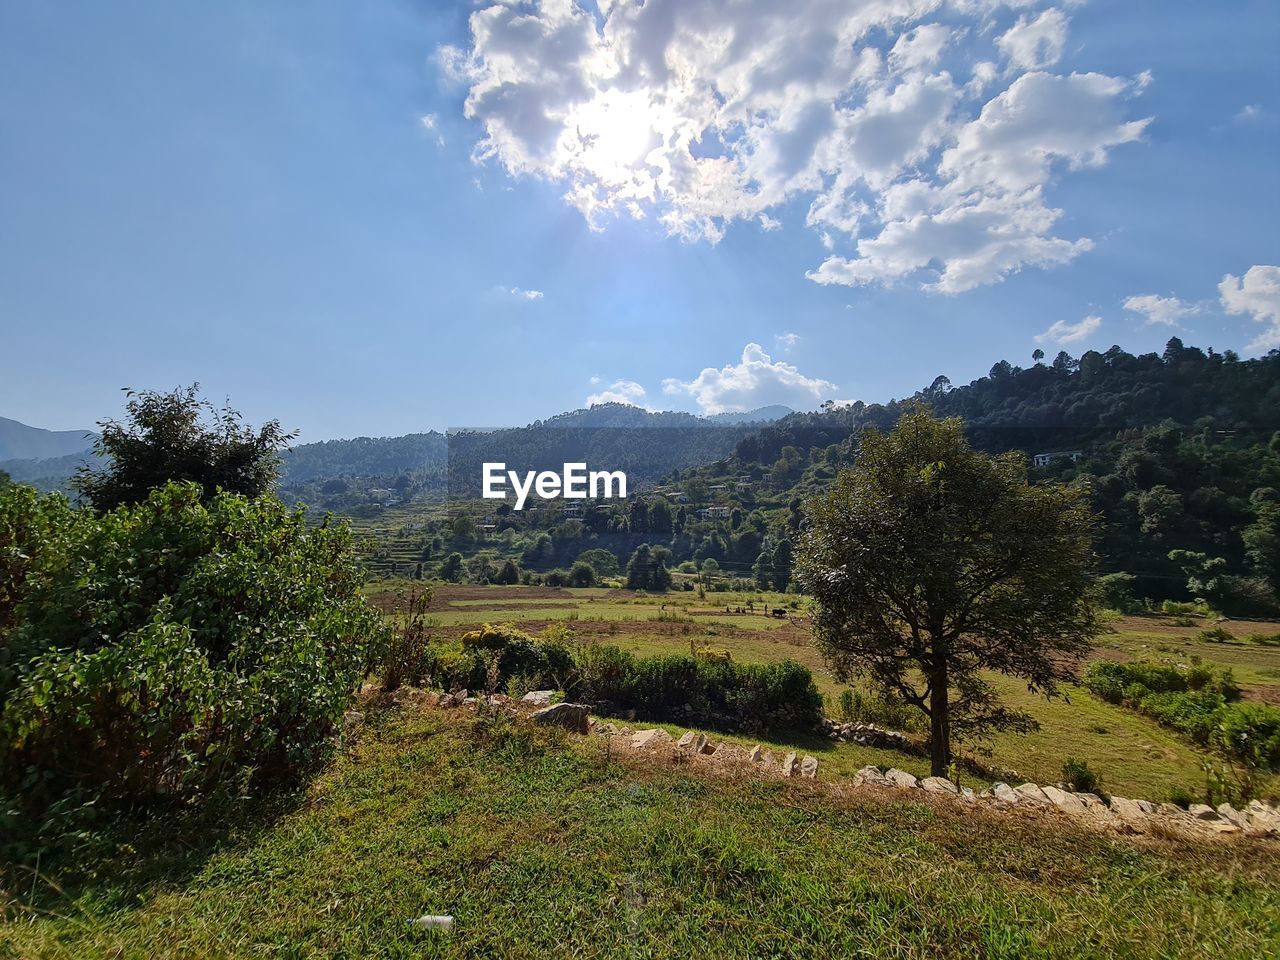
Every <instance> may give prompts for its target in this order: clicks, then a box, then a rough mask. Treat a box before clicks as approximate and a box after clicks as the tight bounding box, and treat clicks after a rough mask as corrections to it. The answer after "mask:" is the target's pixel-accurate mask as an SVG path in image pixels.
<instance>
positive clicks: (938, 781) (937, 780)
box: [920, 777, 960, 794]
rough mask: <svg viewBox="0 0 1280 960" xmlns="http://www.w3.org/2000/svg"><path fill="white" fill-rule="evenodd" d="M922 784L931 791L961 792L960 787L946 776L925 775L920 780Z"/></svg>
mask: <svg viewBox="0 0 1280 960" xmlns="http://www.w3.org/2000/svg"><path fill="white" fill-rule="evenodd" d="M920 786H922V787H924V789H926V790H928V791H929V792H930V793H950V794H956V793H959V792H960V788H959V787H957V786H956V785H955V784H954V783H952V782H951V781H950V780H948V779H947V778H946V777H925V778H924V779H923V780H921V781H920Z"/></svg>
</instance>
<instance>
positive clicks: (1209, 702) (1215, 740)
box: [1084, 660, 1280, 770]
mask: <svg viewBox="0 0 1280 960" xmlns="http://www.w3.org/2000/svg"><path fill="white" fill-rule="evenodd" d="M1084 685H1085V686H1086V687H1087V688H1088V689H1089V690H1091V691H1092V692H1093V693H1094V694H1096V695H1097V696H1099V697H1101V698H1102V699H1104V700H1106V701H1108V702H1109V703H1115V704H1123V705H1124V706H1127V707H1130V708H1132V709H1135V710H1139V711H1141V712H1142V713H1145V714H1147V715H1148V716H1150V717H1152V718H1153V719H1155V720H1156V721H1157V722H1159V723H1161V724H1163V725H1164V726H1167V727H1171V728H1172V729H1174V730H1177V731H1179V732H1180V733H1182V734H1184V735H1186V736H1187V737H1189V738H1190V739H1192V740H1193V741H1195V742H1196V743H1199V744H1201V745H1204V746H1212V747H1215V748H1217V749H1218V750H1220V751H1222V752H1223V753H1224V754H1225V755H1226V756H1227V757H1228V758H1230V759H1232V760H1234V761H1238V762H1240V763H1243V764H1244V765H1245V766H1247V767H1253V768H1267V769H1272V770H1274V769H1278V768H1280V709H1277V708H1276V707H1273V706H1270V705H1269V704H1260V703H1243V702H1239V701H1240V687H1239V685H1238V684H1237V683H1236V682H1235V679H1234V678H1233V676H1232V674H1231V671H1230V670H1229V669H1223V668H1214V667H1211V666H1209V665H1206V664H1201V663H1196V664H1193V665H1192V666H1191V667H1189V668H1187V669H1185V670H1180V669H1178V668H1177V667H1172V666H1167V665H1164V664H1153V663H1116V662H1115V661H1112V660H1100V661H1096V662H1095V663H1092V664H1090V665H1089V669H1088V670H1087V671H1085V675H1084Z"/></svg>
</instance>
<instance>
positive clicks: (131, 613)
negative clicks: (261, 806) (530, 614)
mask: <svg viewBox="0 0 1280 960" xmlns="http://www.w3.org/2000/svg"><path fill="white" fill-rule="evenodd" d="M203 492H204V491H202V489H201V487H199V486H198V485H196V484H194V483H184V484H174V483H171V484H167V485H165V486H163V487H160V488H158V489H156V490H154V491H153V492H152V493H151V494H150V496H149V497H148V498H147V499H146V500H144V501H143V502H141V503H138V504H135V505H128V506H121V507H117V508H115V509H113V510H110V511H108V512H106V513H103V514H101V515H95V514H94V513H92V512H91V511H89V510H72V509H71V508H70V507H69V505H68V504H67V503H66V501H65V500H64V499H63V498H61V497H59V496H56V495H55V496H51V497H46V498H35V497H33V496H32V495H31V494H30V493H29V492H28V491H24V490H23V489H22V488H20V487H14V488H11V489H5V490H3V491H0V517H4V518H7V520H5V521H4V529H6V530H9V531H12V530H14V529H40V530H43V531H44V534H43V535H44V536H45V537H46V539H44V540H43V541H42V542H41V544H40V545H39V550H38V551H37V552H36V553H35V554H34V555H32V556H31V557H30V558H29V560H28V561H27V569H26V570H25V572H24V573H23V574H22V578H21V580H20V581H18V582H17V586H16V588H15V587H14V586H13V585H12V584H11V585H10V589H16V593H18V594H19V602H18V603H17V604H16V605H14V606H13V608H12V612H11V614H10V616H11V619H12V621H13V623H12V626H11V628H10V629H9V630H8V631H7V632H6V633H5V636H4V641H5V642H4V644H3V645H2V646H0V778H2V780H3V784H4V786H5V787H6V788H9V789H15V788H18V789H20V790H21V791H22V795H23V798H24V803H26V804H28V805H31V806H33V807H38V806H40V805H48V804H51V803H53V802H55V801H56V800H57V798H59V797H63V796H70V795H72V794H73V793H77V792H81V793H83V792H84V791H88V792H89V793H91V794H93V795H97V796H100V797H101V798H102V800H103V801H104V802H105V803H108V804H110V803H112V802H134V801H150V800H154V799H157V798H161V797H169V798H173V799H177V798H180V797H183V796H189V795H193V794H197V793H201V792H205V791H213V790H217V789H221V788H231V787H233V786H236V785H240V784H243V783H245V782H246V781H249V780H260V781H261V780H273V779H279V778H283V777H287V776H290V775H292V774H294V773H296V772H298V771H299V770H300V769H301V768H302V767H304V766H305V765H307V764H308V763H310V762H312V761H313V760H315V759H317V758H318V757H319V756H321V755H322V753H323V752H324V751H325V749H326V747H327V745H328V742H329V736H330V734H331V733H332V732H333V730H334V729H335V727H336V725H337V724H338V722H339V721H340V720H341V717H342V714H343V711H344V710H345V709H346V707H347V705H348V704H349V702H350V699H351V696H352V694H353V693H354V691H355V689H356V687H357V686H358V685H359V683H360V681H361V680H362V678H363V677H364V676H365V675H366V674H367V673H368V671H369V669H370V668H371V667H372V666H373V664H374V663H376V662H377V661H378V660H379V659H381V656H382V654H383V651H384V650H385V647H386V634H385V627H384V626H383V623H382V619H381V617H380V616H379V615H378V614H377V612H376V611H374V610H373V609H372V608H371V607H369V606H368V605H367V604H366V603H365V601H364V599H363V598H362V596H361V595H360V585H361V581H362V573H361V569H360V566H359V564H358V563H357V561H356V559H355V556H354V554H353V552H352V548H351V541H350V536H349V534H348V532H347V530H346V528H345V527H330V526H329V525H328V524H327V523H326V524H324V525H321V526H319V527H315V526H311V525H308V524H307V522H306V518H305V515H304V513H303V511H301V510H297V511H290V510H288V509H287V508H286V507H285V506H284V505H283V504H281V503H280V502H279V501H277V500H275V499H272V498H261V499H257V500H250V499H246V498H245V497H242V496H239V495H236V494H230V493H222V494H218V495H216V496H214V497H213V498H212V499H210V500H208V501H206V502H202V494H203ZM24 515H25V519H23V517H24ZM0 535H5V536H10V537H12V532H10V533H9V534H0Z"/></svg>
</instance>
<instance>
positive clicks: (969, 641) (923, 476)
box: [797, 407, 1097, 776]
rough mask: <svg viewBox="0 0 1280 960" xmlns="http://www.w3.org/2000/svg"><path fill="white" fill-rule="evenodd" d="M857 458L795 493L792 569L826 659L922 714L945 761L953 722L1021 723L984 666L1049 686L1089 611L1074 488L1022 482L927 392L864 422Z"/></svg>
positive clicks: (940, 764)
mask: <svg viewBox="0 0 1280 960" xmlns="http://www.w3.org/2000/svg"><path fill="white" fill-rule="evenodd" d="M860 439H861V442H860V449H859V452H858V457H857V460H856V464H855V466H854V467H853V468H851V469H849V470H845V471H843V472H842V473H841V474H840V475H839V476H838V477H837V479H836V481H835V482H834V483H833V484H832V486H831V488H830V490H829V491H828V492H827V493H826V494H824V495H822V496H820V497H817V498H816V499H814V500H813V501H811V502H810V503H809V504H808V505H807V506H806V508H805V515H806V518H807V519H808V523H807V525H806V527H805V529H804V531H803V533H802V536H801V541H800V548H799V550H798V562H797V572H798V576H799V578H800V581H801V583H802V584H803V586H804V588H805V589H806V591H807V592H809V593H810V594H812V596H813V597H814V601H815V603H814V605H813V629H814V633H815V636H816V639H817V642H818V645H819V647H820V649H821V650H822V652H823V653H824V655H825V656H826V658H827V660H828V662H829V663H830V664H831V666H832V667H833V669H834V670H835V672H836V674H837V675H838V676H839V677H840V678H841V679H846V678H848V677H849V676H850V675H852V674H855V673H856V674H858V675H861V676H864V677H866V678H867V679H869V680H870V681H871V682H872V683H874V684H875V685H876V686H878V687H879V688H880V689H881V690H882V691H883V692H885V693H886V694H890V695H892V696H895V697H897V698H900V699H902V700H904V701H906V702H907V703H910V704H914V705H915V706H916V707H918V708H919V709H920V710H921V711H923V712H924V714H925V715H926V716H928V717H929V721H930V732H931V736H930V750H931V766H932V769H933V774H934V775H935V776H945V775H946V772H947V768H948V766H949V765H950V763H951V756H952V753H951V741H952V737H953V736H966V735H968V736H980V735H982V734H983V733H989V732H992V731H994V730H1000V729H1023V730H1026V729H1032V728H1034V721H1033V720H1032V719H1031V718H1030V717H1029V716H1026V715H1024V714H1019V713H1015V712H1013V711H1011V710H1009V709H1007V708H1005V707H1004V706H1003V705H1001V703H1000V702H999V699H998V698H997V697H996V695H995V691H994V690H993V688H992V687H991V685H990V684H989V683H987V682H986V681H985V680H984V679H983V677H982V672H983V671H988V670H990V671H996V672H999V673H1004V674H1008V675H1010V676H1015V677H1019V678H1021V679H1023V680H1025V681H1026V682H1027V685H1028V687H1029V688H1031V689H1032V690H1035V691H1039V692H1043V693H1044V694H1046V695H1048V696H1052V695H1053V694H1055V693H1056V692H1057V685H1058V683H1060V682H1061V681H1063V680H1066V679H1069V678H1071V677H1072V676H1073V667H1074V665H1075V663H1076V662H1078V660H1079V658H1080V657H1081V656H1083V654H1084V653H1085V652H1086V651H1087V650H1088V649H1089V646H1090V642H1091V639H1092V637H1093V636H1094V634H1095V633H1096V632H1097V623H1096V620H1095V614H1094V612H1093V608H1092V605H1091V604H1090V603H1089V600H1088V594H1089V590H1090V573H1091V568H1092V566H1093V560H1094V557H1093V548H1092V527H1093V517H1092V515H1091V513H1090V512H1089V510H1088V508H1087V507H1086V506H1085V502H1084V497H1085V493H1084V491H1082V490H1081V489H1079V488H1075V487H1067V486H1062V485H1056V484H1054V485H1044V486H1032V485H1030V484H1028V483H1027V480H1026V460H1025V457H1024V456H1023V455H1021V454H1018V453H1011V454H1004V455H1001V456H997V457H992V456H988V455H986V454H982V453H979V452H976V451H974V450H972V449H970V447H969V445H968V443H967V442H966V440H965V437H964V427H963V422H962V421H961V420H960V419H959V418H951V419H947V420H937V419H935V418H934V417H933V416H931V415H930V413H929V412H928V411H927V410H926V409H924V408H923V407H916V408H914V409H912V410H910V411H909V412H907V413H906V414H905V415H904V416H903V417H902V419H901V420H900V421H899V423H898V426H897V427H896V428H895V429H894V430H893V432H892V433H890V434H887V435H885V434H881V433H880V432H878V431H876V430H874V429H872V430H868V431H867V432H865V433H864V434H863V435H862V437H861V438H860Z"/></svg>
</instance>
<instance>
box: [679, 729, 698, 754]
mask: <svg viewBox="0 0 1280 960" xmlns="http://www.w3.org/2000/svg"><path fill="white" fill-rule="evenodd" d="M697 736H698V735H697V734H696V733H694V732H693V731H692V730H686V731H685V732H684V735H683V736H681V737H680V739H679V740H677V741H676V747H677V748H679V749H681V750H692V749H693V741H694V740H695V739H697Z"/></svg>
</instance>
